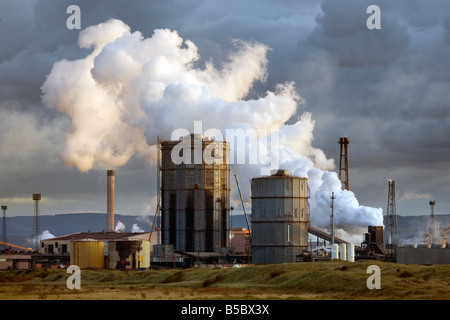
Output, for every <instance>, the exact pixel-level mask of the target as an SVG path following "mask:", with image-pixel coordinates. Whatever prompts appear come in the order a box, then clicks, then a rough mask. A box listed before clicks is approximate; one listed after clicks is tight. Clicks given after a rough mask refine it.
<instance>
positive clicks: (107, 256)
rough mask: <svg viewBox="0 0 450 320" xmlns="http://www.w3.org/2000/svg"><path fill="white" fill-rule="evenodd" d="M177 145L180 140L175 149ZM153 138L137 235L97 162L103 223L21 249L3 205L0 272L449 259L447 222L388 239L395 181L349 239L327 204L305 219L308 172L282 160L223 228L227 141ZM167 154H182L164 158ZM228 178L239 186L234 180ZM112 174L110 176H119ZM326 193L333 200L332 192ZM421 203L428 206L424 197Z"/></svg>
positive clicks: (343, 173) (344, 141) (342, 170)
mask: <svg viewBox="0 0 450 320" xmlns="http://www.w3.org/2000/svg"><path fill="white" fill-rule="evenodd" d="M180 144H183V148H182V149H177V148H179V146H180ZM339 144H340V146H341V161H340V166H339V177H340V178H341V180H342V183H343V186H344V188H345V189H347V190H348V189H349V179H348V178H349V175H348V170H349V169H348V144H349V141H348V138H341V139H340V140H339ZM158 145H159V148H158V150H159V152H158V177H157V189H158V196H157V206H156V212H155V215H154V219H153V223H152V225H151V229H150V230H148V231H147V232H139V233H125V232H118V231H115V230H114V189H115V182H116V181H115V171H114V170H107V172H106V193H107V204H106V208H107V219H106V220H107V221H105V226H106V228H105V230H104V231H101V232H91V231H87V230H84V231H83V230H80V232H78V233H74V234H68V235H64V236H58V237H54V238H50V239H45V240H40V241H37V242H36V245H35V246H34V247H33V248H25V247H21V246H17V245H14V244H10V243H8V241H7V228H6V219H5V216H6V210H7V206H2V210H3V220H2V229H1V230H2V237H1V241H0V245H1V246H2V248H3V250H2V251H1V254H0V270H1V269H29V268H42V267H53V268H64V267H67V266H69V265H78V266H79V267H80V268H105V269H147V268H151V267H153V266H158V267H201V266H205V265H222V266H224V265H230V266H233V265H236V264H239V265H245V264H275V263H301V262H306V261H311V262H319V261H327V260H332V259H340V260H347V261H350V262H353V261H356V260H359V259H376V260H381V261H392V262H397V263H403V264H413V263H414V264H425V265H427V264H449V263H450V248H449V247H448V245H447V242H448V235H449V232H448V231H449V229H448V227H447V229H445V228H444V229H439V228H437V230H435V231H434V232H433V230H431V231H430V235H429V237H428V238H427V239H426V240H424V243H420V244H417V245H411V246H401V245H398V242H397V240H398V239H396V228H397V223H396V212H395V183H394V181H392V180H389V184H388V186H389V192H388V210H387V212H386V215H385V218H386V219H385V221H386V223H385V224H386V225H385V226H367V233H365V234H364V235H363V239H364V240H363V242H362V243H349V242H347V241H345V240H344V239H340V238H339V237H336V236H335V234H334V227H333V204H332V203H331V206H330V208H331V209H330V216H331V232H326V231H323V230H320V229H318V228H316V227H315V226H313V225H311V219H310V216H311V215H312V214H314V212H311V210H310V206H309V197H310V196H309V186H308V179H307V178H306V177H298V176H295V175H292V174H290V173H289V171H287V170H284V169H282V168H280V169H279V170H275V171H273V172H272V174H271V175H268V176H263V177H254V178H253V179H252V180H251V181H250V182H249V183H251V207H252V209H251V215H250V216H251V217H250V218H249V217H248V216H247V214H246V211H245V206H244V204H243V201H242V197H241V201H242V205H243V210H244V214H245V218H246V221H247V225H246V226H245V227H242V228H231V224H230V212H231V210H232V208H231V206H230V201H231V199H230V190H231V180H232V179H231V178H230V176H231V167H230V165H229V164H228V161H227V159H228V157H229V151H230V150H229V149H230V146H229V144H228V143H227V142H226V141H215V140H214V139H212V138H205V137H203V136H202V135H190V136H186V137H181V138H180V139H179V140H177V141H159V142H158ZM196 148H197V149H198V150H200V151H201V154H202V155H203V154H205V153H207V154H209V155H210V158H209V159H205V157H201V160H200V161H199V159H198V158H197V154H196V151H198V150H195V149H196ZM186 150H187V151H189V150H191V151H192V152H186ZM174 154H176V155H177V156H179V158H180V159H183V161H180V162H179V163H178V162H177V161H174V157H173V155H174ZM234 176H235V180H236V187H237V188H238V191H239V194H240V189H239V184H238V180H237V177H236V175H234ZM118 181H119V183H120V179H119V180H118ZM330 196H331V199H332V200H333V199H334V194H330ZM32 199H33V201H34V202H35V210H34V223H33V237H36V236H38V235H39V201H40V200H41V195H40V194H33V196H32ZM332 200H331V201H332ZM430 205H431V208H432V209H433V205H434V201H433V202H430ZM432 212H433V211H432ZM432 216H433V214H432ZM157 217H158V219H156V218H157ZM431 218H433V217H431ZM249 222H251V223H249ZM311 239H315V240H316V241H315V243H316V245H314V246H313V245H312V241H311ZM319 239H320V240H319ZM319 243H320V245H319Z"/></svg>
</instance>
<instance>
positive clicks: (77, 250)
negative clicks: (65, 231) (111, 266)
mask: <svg viewBox="0 0 450 320" xmlns="http://www.w3.org/2000/svg"><path fill="white" fill-rule="evenodd" d="M104 250H105V248H104V243H103V241H72V242H71V243H70V264H71V265H77V266H78V267H80V268H99V269H101V268H104Z"/></svg>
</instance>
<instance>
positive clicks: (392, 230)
mask: <svg viewBox="0 0 450 320" xmlns="http://www.w3.org/2000/svg"><path fill="white" fill-rule="evenodd" d="M388 185H389V192H388V205H387V211H386V229H387V232H388V234H389V243H390V244H393V243H395V240H396V235H397V231H398V228H397V213H396V208H395V180H391V179H388Z"/></svg>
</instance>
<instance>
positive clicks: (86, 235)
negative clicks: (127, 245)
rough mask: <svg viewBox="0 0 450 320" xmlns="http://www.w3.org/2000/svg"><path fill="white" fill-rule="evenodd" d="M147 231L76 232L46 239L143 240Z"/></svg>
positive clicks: (146, 237)
mask: <svg viewBox="0 0 450 320" xmlns="http://www.w3.org/2000/svg"><path fill="white" fill-rule="evenodd" d="M148 234H149V233H148V232H136V233H129V232H115V231H102V232H78V233H72V234H68V235H64V236H60V237H54V238H50V239H46V240H52V241H54V240H70V241H89V240H91V241H92V240H93V241H108V240H145V239H148Z"/></svg>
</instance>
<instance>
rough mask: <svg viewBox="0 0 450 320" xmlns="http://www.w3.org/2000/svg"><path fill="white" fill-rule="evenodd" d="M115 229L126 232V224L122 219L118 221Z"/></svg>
mask: <svg viewBox="0 0 450 320" xmlns="http://www.w3.org/2000/svg"><path fill="white" fill-rule="evenodd" d="M114 231H119V232H125V224H124V223H123V222H121V221H117V223H116V226H115V227H114Z"/></svg>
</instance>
